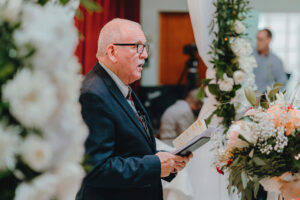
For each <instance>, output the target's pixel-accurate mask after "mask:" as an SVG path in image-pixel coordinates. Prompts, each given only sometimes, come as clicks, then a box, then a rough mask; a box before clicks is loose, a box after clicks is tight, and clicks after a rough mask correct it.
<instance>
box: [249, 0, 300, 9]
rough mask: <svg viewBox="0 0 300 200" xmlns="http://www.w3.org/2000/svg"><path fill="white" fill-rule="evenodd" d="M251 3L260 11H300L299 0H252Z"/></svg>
mask: <svg viewBox="0 0 300 200" xmlns="http://www.w3.org/2000/svg"><path fill="white" fill-rule="evenodd" d="M251 3H252V6H253V8H254V9H256V10H258V11H260V12H300V1H299V0H251Z"/></svg>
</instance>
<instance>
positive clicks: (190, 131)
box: [173, 119, 207, 149]
mask: <svg viewBox="0 0 300 200" xmlns="http://www.w3.org/2000/svg"><path fill="white" fill-rule="evenodd" d="M206 129H207V127H206V124H205V121H204V120H200V119H197V120H196V121H195V122H194V123H193V124H192V125H191V126H189V127H188V128H187V129H186V130H185V131H183V133H181V134H180V135H179V136H178V137H177V138H175V139H174V140H173V145H174V147H175V148H176V149H179V148H181V147H182V146H184V145H185V144H187V143H188V142H189V141H191V140H192V139H193V138H195V137H196V136H198V135H200V134H201V133H202V132H203V131H205V130H206Z"/></svg>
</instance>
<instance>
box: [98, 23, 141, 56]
mask: <svg viewBox="0 0 300 200" xmlns="http://www.w3.org/2000/svg"><path fill="white" fill-rule="evenodd" d="M126 27H138V28H141V25H140V24H139V23H136V22H134V21H130V20H127V19H120V18H115V19H113V20H111V21H109V22H108V23H107V24H105V25H104V26H103V28H102V29H101V31H100V33H99V38H98V50H97V54H96V55H97V58H99V57H101V56H104V55H105V54H106V48H107V46H108V45H110V44H112V43H115V42H119V41H120V40H121V38H122V33H123V32H124V28H126Z"/></svg>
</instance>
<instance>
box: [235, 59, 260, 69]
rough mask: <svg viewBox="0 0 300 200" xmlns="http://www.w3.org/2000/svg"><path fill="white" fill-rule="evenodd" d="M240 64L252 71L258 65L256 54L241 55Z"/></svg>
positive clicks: (242, 67)
mask: <svg viewBox="0 0 300 200" xmlns="http://www.w3.org/2000/svg"><path fill="white" fill-rule="evenodd" d="M239 66H240V68H241V69H243V70H244V71H245V72H252V70H253V68H256V67H257V63H256V60H255V57H254V56H241V57H239Z"/></svg>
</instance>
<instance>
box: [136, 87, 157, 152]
mask: <svg viewBox="0 0 300 200" xmlns="http://www.w3.org/2000/svg"><path fill="white" fill-rule="evenodd" d="M132 98H133V100H134V103H135V106H136V107H138V109H139V110H140V111H142V113H143V114H144V115H145V116H146V118H147V124H148V126H149V130H150V137H151V140H152V141H153V142H152V143H153V145H154V148H156V147H155V142H154V141H155V138H154V133H153V127H152V125H151V120H150V118H149V116H148V113H147V111H146V110H145V108H144V106H143V104H142V103H141V101H140V100H139V99H138V98H137V96H136V94H135V92H133V91H132Z"/></svg>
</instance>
